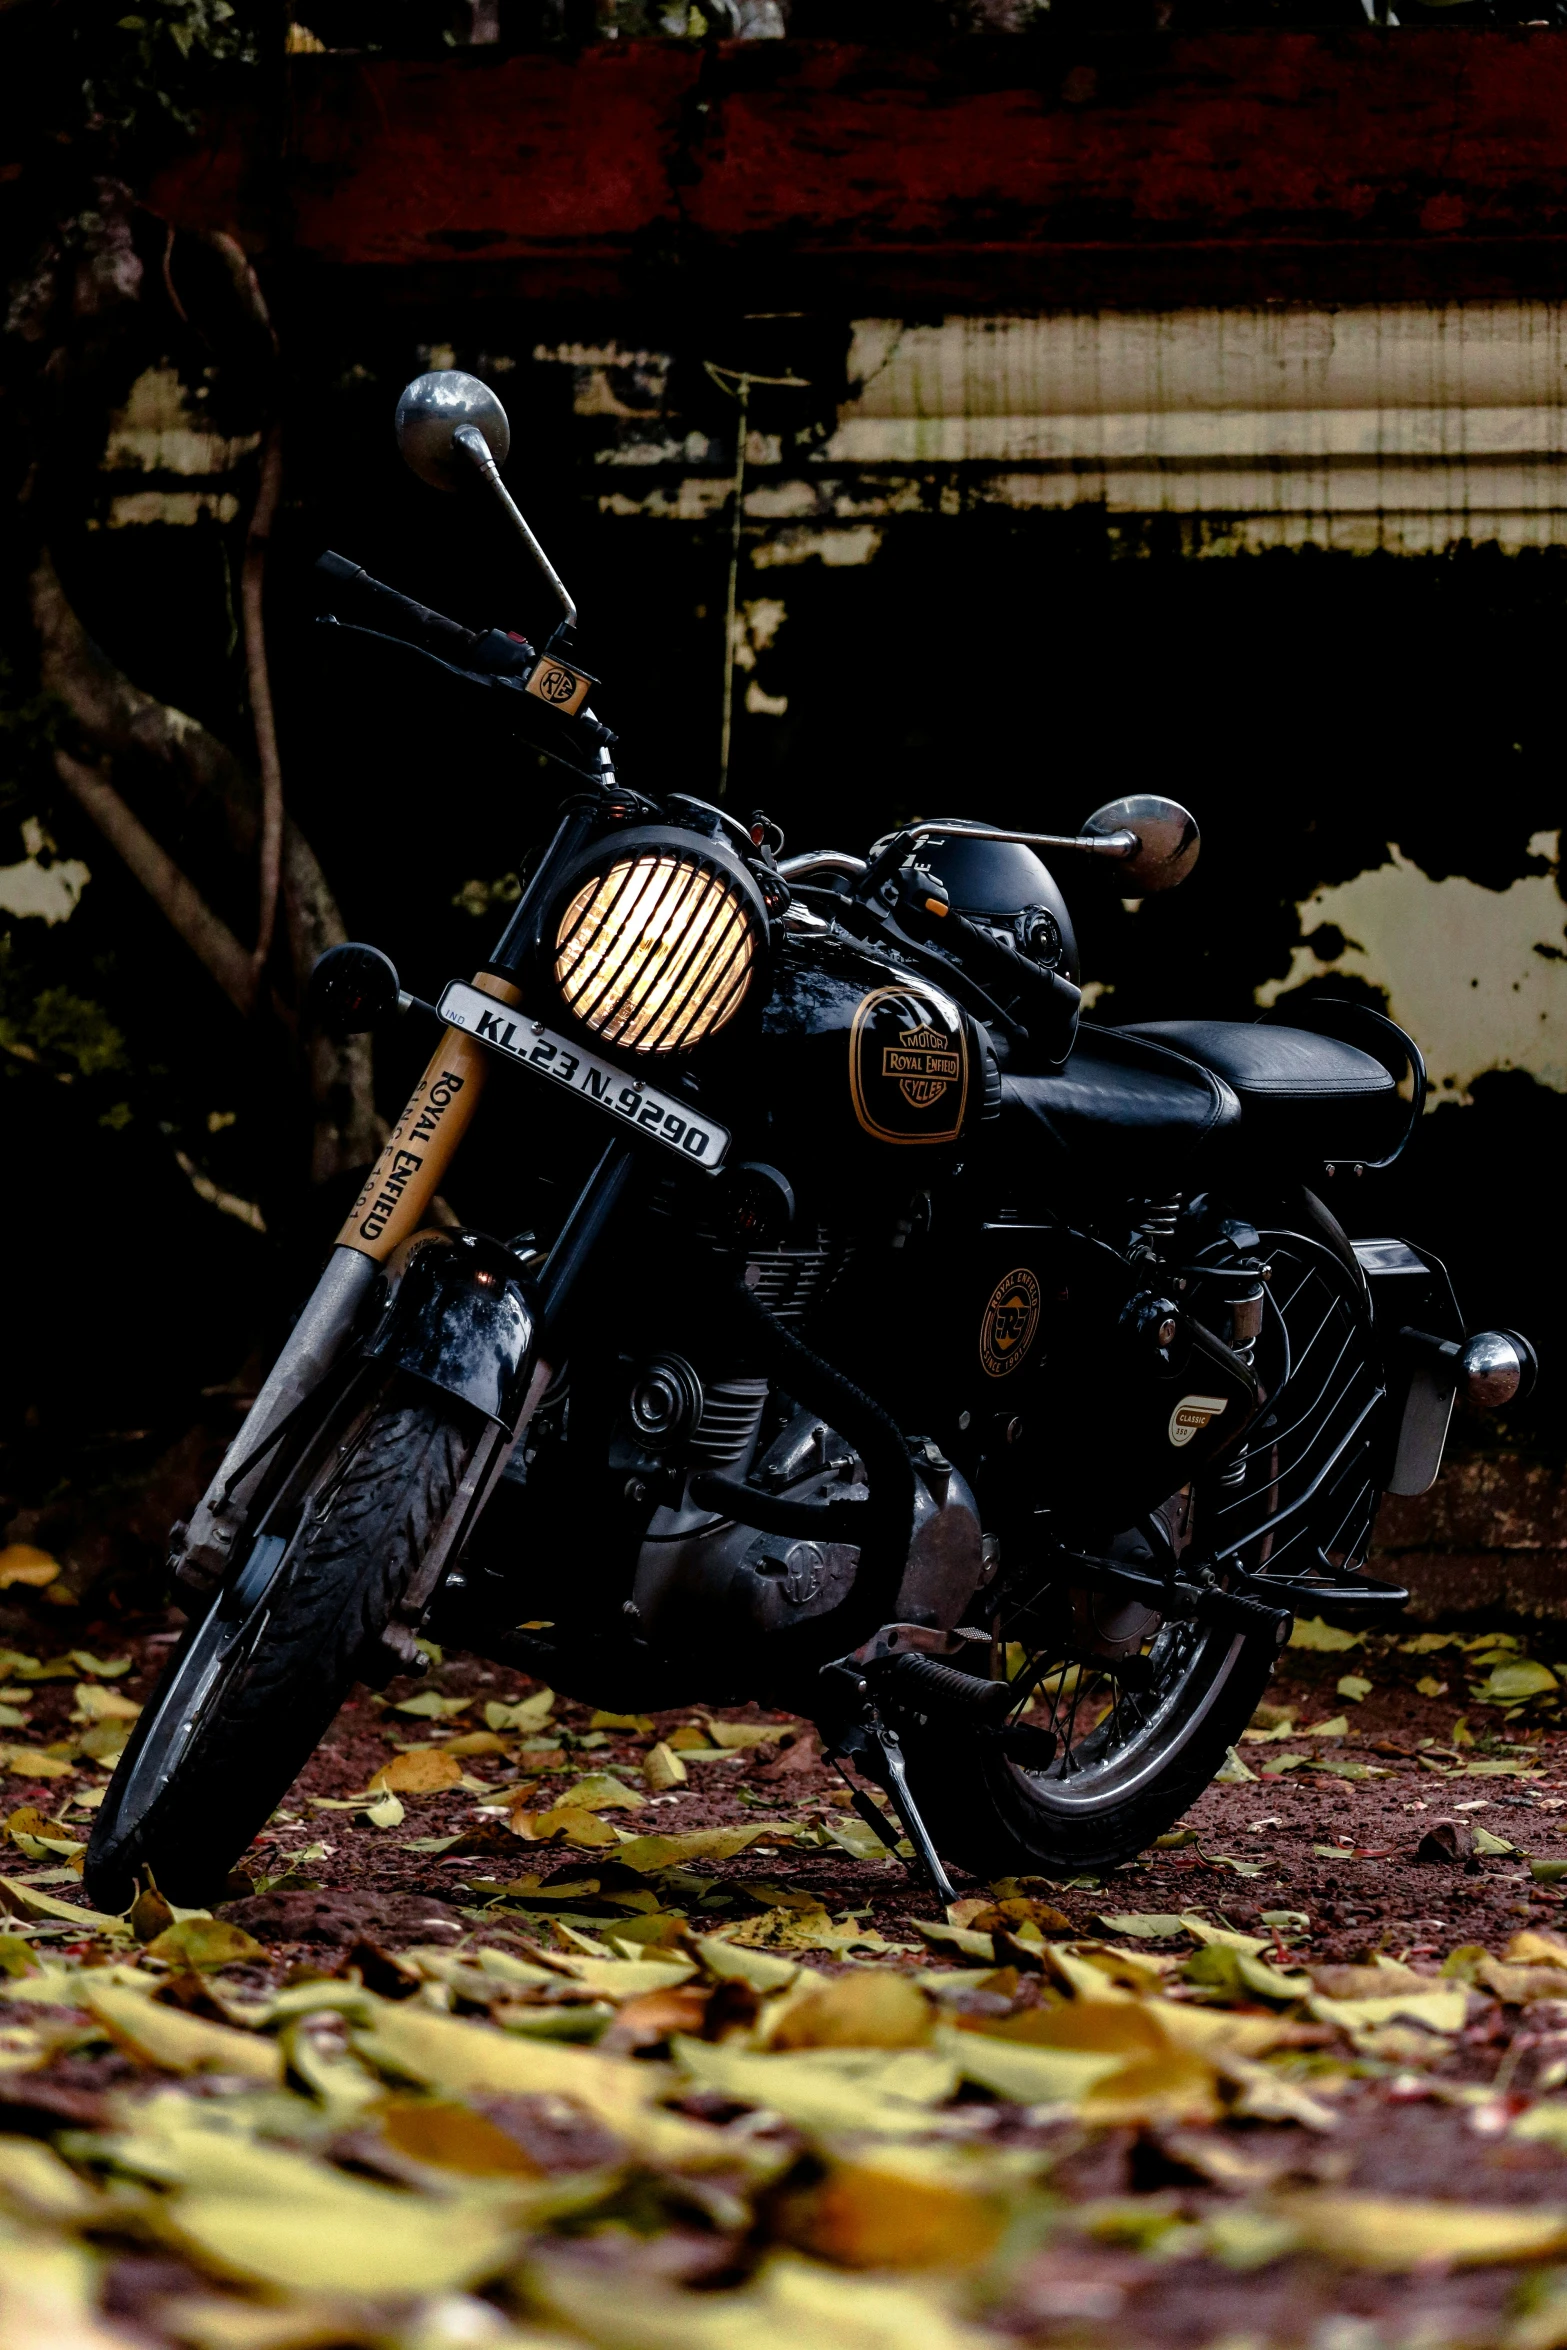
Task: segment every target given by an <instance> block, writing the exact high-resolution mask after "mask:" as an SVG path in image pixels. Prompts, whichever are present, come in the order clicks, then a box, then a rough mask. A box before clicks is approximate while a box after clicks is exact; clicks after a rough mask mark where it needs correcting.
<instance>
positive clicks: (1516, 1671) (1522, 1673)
mask: <svg viewBox="0 0 1567 2350" xmlns="http://www.w3.org/2000/svg"><path fill="white" fill-rule="evenodd" d="M1559 1687H1560V1683H1559V1682H1558V1681H1557V1678H1556V1675H1555V1674H1554V1673H1553V1672H1552V1671H1551V1669H1550V1667H1549V1666H1548V1665H1537V1664H1534V1663H1532V1662H1531V1661H1530V1660H1529V1658H1527V1657H1520V1658H1519V1659H1518V1660H1517V1661H1516V1662H1515V1663H1510V1664H1499V1665H1496V1666H1494V1667H1493V1668H1492V1670H1491V1672H1490V1673H1489V1675H1488V1676H1487V1677H1486V1679H1485V1680H1484V1681H1483V1682H1482V1683H1481V1684H1480V1686H1479V1687H1478V1688H1477V1689H1475V1690H1474V1691H1473V1693H1472V1694H1473V1695H1474V1697H1475V1698H1476V1699H1477V1700H1478V1701H1479V1703H1480V1704H1482V1705H1517V1704H1518V1703H1520V1701H1521V1700H1523V1699H1524V1698H1528V1697H1543V1696H1544V1695H1545V1693H1546V1691H1547V1690H1550V1689H1556V1688H1559Z"/></svg>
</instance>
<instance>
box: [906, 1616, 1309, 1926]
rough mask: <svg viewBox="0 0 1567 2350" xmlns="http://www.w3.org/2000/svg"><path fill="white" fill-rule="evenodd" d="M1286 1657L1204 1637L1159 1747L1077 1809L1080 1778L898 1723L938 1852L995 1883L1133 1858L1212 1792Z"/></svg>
mask: <svg viewBox="0 0 1567 2350" xmlns="http://www.w3.org/2000/svg"><path fill="white" fill-rule="evenodd" d="M1277 1657H1278V1651H1277V1650H1276V1649H1275V1648H1274V1647H1273V1646H1272V1644H1271V1643H1270V1642H1268V1641H1267V1640H1265V1639H1258V1638H1254V1637H1250V1636H1242V1637H1236V1636H1234V1635H1225V1634H1223V1633H1215V1632H1209V1633H1207V1634H1205V1635H1204V1636H1203V1639H1202V1642H1201V1647H1200V1649H1199V1652H1198V1654H1197V1655H1196V1656H1195V1657H1194V1658H1193V1659H1192V1661H1191V1663H1190V1664H1189V1665H1188V1667H1187V1668H1186V1670H1185V1672H1184V1673H1183V1675H1182V1677H1181V1680H1180V1683H1179V1685H1178V1686H1177V1687H1176V1688H1175V1689H1173V1690H1172V1692H1171V1695H1170V1699H1169V1708H1168V1713H1167V1714H1166V1715H1165V1716H1164V1718H1163V1721H1162V1723H1161V1729H1160V1735H1159V1737H1158V1738H1157V1739H1150V1741H1149V1745H1148V1748H1147V1751H1146V1752H1145V1753H1144V1754H1143V1755H1142V1756H1138V1755H1137V1754H1136V1753H1135V1752H1134V1753H1132V1754H1129V1755H1128V1757H1127V1759H1126V1763H1125V1765H1124V1767H1123V1768H1122V1769H1121V1770H1120V1771H1119V1772H1117V1771H1116V1770H1114V1769H1113V1768H1112V1769H1109V1770H1107V1771H1106V1772H1105V1773H1104V1783H1103V1784H1102V1785H1101V1786H1098V1787H1093V1788H1086V1787H1085V1788H1082V1789H1081V1790H1080V1791H1079V1792H1078V1794H1077V1797H1076V1799H1075V1800H1074V1795H1073V1782H1072V1780H1071V1779H1070V1778H1065V1779H1057V1778H1053V1777H1052V1775H1051V1773H1050V1772H1048V1771H1046V1772H1036V1771H1029V1770H1026V1769H1024V1768H1023V1767H1022V1765H1021V1764H1019V1763H1017V1762H1014V1761H1012V1760H1010V1759H1009V1758H1008V1757H1007V1756H1006V1755H1005V1754H1004V1753H1003V1752H1002V1751H1001V1749H1000V1748H999V1747H998V1746H997V1745H996V1743H995V1742H994V1740H993V1739H987V1738H986V1736H985V1734H984V1733H983V1731H980V1732H973V1733H971V1732H953V1731H947V1732H945V1733H943V1732H941V1731H938V1730H935V1729H931V1728H922V1727H919V1726H918V1725H910V1726H909V1727H908V1728H903V1726H902V1725H901V1724H900V1735H901V1737H902V1741H903V1747H904V1753H905V1756H906V1759H907V1765H908V1774H909V1784H910V1788H911V1790H912V1792H913V1795H914V1799H915V1801H916V1802H917V1803H918V1805H919V1807H920V1810H921V1811H922V1812H923V1814H924V1816H925V1821H926V1825H927V1826H928V1827H929V1829H930V1832H931V1835H932V1836H933V1838H934V1839H935V1842H936V1846H937V1849H938V1850H939V1851H940V1852H941V1853H943V1854H944V1855H945V1856H947V1857H948V1858H950V1859H952V1860H955V1861H957V1862H959V1863H960V1865H961V1866H963V1867H964V1868H967V1869H971V1870H972V1871H973V1872H974V1874H975V1875H976V1876H979V1877H984V1878H987V1879H988V1878H993V1877H997V1876H1002V1875H1022V1874H1038V1875H1040V1876H1046V1877H1070V1876H1075V1875H1077V1874H1078V1873H1079V1872H1080V1871H1085V1872H1089V1871H1091V1872H1095V1873H1097V1872H1100V1871H1103V1870H1106V1869H1112V1868H1115V1867H1117V1866H1118V1865H1119V1864H1120V1863H1121V1862H1122V1861H1127V1860H1132V1859H1134V1858H1135V1857H1136V1855H1137V1854H1138V1853H1140V1852H1146V1851H1147V1849H1148V1847H1149V1845H1150V1844H1152V1842H1153V1840H1154V1838H1155V1837H1156V1836H1161V1835H1163V1834H1164V1833H1165V1831H1166V1830H1167V1829H1168V1828H1169V1827H1170V1826H1171V1825H1172V1824H1173V1823H1174V1822H1175V1821H1176V1820H1178V1819H1179V1818H1180V1817H1181V1815H1182V1813H1183V1812H1185V1811H1187V1810H1189V1809H1190V1807H1191V1805H1192V1804H1193V1803H1195V1802H1196V1800H1197V1798H1198V1796H1199V1795H1201V1793H1202V1791H1203V1789H1204V1788H1205V1787H1206V1786H1207V1785H1208V1784H1209V1782H1210V1781H1211V1779H1212V1778H1213V1775H1214V1773H1215V1771H1217V1770H1218V1769H1219V1768H1220V1766H1221V1765H1222V1763H1223V1761H1224V1758H1225V1755H1226V1753H1227V1752H1228V1750H1229V1749H1230V1747H1232V1746H1233V1745H1234V1744H1235V1742H1236V1740H1237V1739H1238V1738H1239V1737H1240V1734H1241V1732H1242V1730H1244V1729H1245V1727H1246V1725H1247V1723H1248V1722H1249V1721H1250V1719H1251V1717H1252V1714H1253V1712H1254V1711H1255V1709H1256V1706H1257V1702H1258V1700H1259V1698H1260V1697H1261V1696H1262V1693H1263V1691H1264V1690H1265V1689H1266V1687H1267V1685H1268V1680H1269V1676H1270V1675H1271V1673H1272V1671H1273V1668H1274V1665H1275V1663H1276V1662H1277Z"/></svg>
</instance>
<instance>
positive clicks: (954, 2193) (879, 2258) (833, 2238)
mask: <svg viewBox="0 0 1567 2350" xmlns="http://www.w3.org/2000/svg"><path fill="white" fill-rule="evenodd" d="M1005 2223H1006V2211H1005V2207H1004V2205H1003V2204H1002V2203H1001V2202H1000V2201H999V2199H998V2198H995V2197H992V2196H984V2195H976V2194H970V2193H965V2192H964V2190H963V2188H962V2187H961V2186H959V2185H957V2184H955V2183H953V2182H952V2180H951V2179H950V2178H943V2177H941V2176H940V2175H939V2174H938V2175H931V2174H930V2173H929V2172H925V2173H924V2175H922V2166H921V2165H920V2163H919V2161H918V2157H917V2155H915V2154H913V2153H912V2152H911V2153H910V2154H908V2155H907V2156H905V2157H904V2158H903V2159H901V2160H900V2158H899V2155H898V2153H896V2152H894V2151H893V2150H891V2149H889V2150H888V2151H887V2152H886V2153H885V2154H881V2155H870V2156H862V2157H860V2158H859V2159H857V2160H855V2161H853V2162H841V2163H837V2164H835V2165H834V2166H833V2168H832V2169H831V2170H830V2171H829V2172H828V2174H827V2176H826V2178H824V2179H823V2180H822V2181H821V2183H820V2185H819V2186H816V2187H813V2188H811V2189H809V2190H808V2191H807V2192H806V2193H804V2194H802V2195H797V2196H794V2197H792V2198H791V2199H789V2200H788V2201H787V2202H786V2203H785V2205H784V2207H783V2210H782V2212H781V2215H780V2232H781V2234H782V2235H783V2236H784V2238H785V2240H786V2241H787V2242H789V2243H792V2244H797V2245H798V2246H799V2247H800V2249H801V2250H802V2251H803V2252H809V2253H812V2254H813V2255H814V2256H815V2257H816V2258H817V2259H818V2260H831V2261H836V2262H838V2263H839V2264H840V2265H841V2266H842V2267H844V2268H945V2269H952V2268H969V2267H972V2266H973V2264H974V2263H975V2262H976V2261H980V2260H984V2259H987V2258H988V2257H989V2255H990V2254H991V2253H992V2252H993V2251H994V2250H995V2247H996V2244H997V2242H998V2241H999V2238H1000V2235H1001V2231H1002V2228H1003V2227H1004V2225H1005Z"/></svg>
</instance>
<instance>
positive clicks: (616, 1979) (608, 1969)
mask: <svg viewBox="0 0 1567 2350" xmlns="http://www.w3.org/2000/svg"><path fill="white" fill-rule="evenodd" d="M561 1964H562V1965H563V1966H565V1967H569V1969H570V1970H571V1974H572V1977H573V1979H574V1980H575V1981H577V1982H579V1983H581V1984H582V1985H583V1987H584V1989H586V1990H589V1991H596V1992H597V1993H598V1995H599V1997H600V1998H601V1999H644V1998H646V1997H647V1995H648V1994H649V1992H652V1991H672V1990H673V1989H674V1988H675V1986H676V1984H677V1983H688V1982H689V1981H690V1979H691V1977H692V1975H693V1974H695V1972H696V1969H695V1968H694V1967H693V1966H692V1964H691V1961H690V1960H689V1959H687V1958H678V1959H661V1958H563V1959H562V1960H561Z"/></svg>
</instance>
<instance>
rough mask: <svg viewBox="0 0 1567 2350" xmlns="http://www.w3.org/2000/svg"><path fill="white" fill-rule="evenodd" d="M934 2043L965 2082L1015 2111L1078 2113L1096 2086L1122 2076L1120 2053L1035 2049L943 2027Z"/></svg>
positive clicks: (1071, 2049) (1123, 2057)
mask: <svg viewBox="0 0 1567 2350" xmlns="http://www.w3.org/2000/svg"><path fill="white" fill-rule="evenodd" d="M936 2043H937V2046H938V2048H939V2049H940V2050H941V2051H942V2052H943V2053H944V2054H946V2055H948V2056H950V2057H951V2059H952V2061H953V2063H954V2064H955V2065H956V2066H957V2067H958V2070H959V2071H960V2072H961V2073H962V2075H963V2078H964V2079H965V2080H966V2081H973V2082H974V2083H975V2084H976V2086H977V2087H979V2088H981V2089H988V2090H990V2092H991V2094H992V2095H993V2096H996V2097H1005V2098H1006V2099H1008V2100H1009V2102H1011V2103H1012V2104H1014V2105H1070V2106H1072V2107H1074V2108H1075V2107H1078V2106H1080V2105H1081V2102H1082V2100H1083V2099H1084V2098H1085V2097H1086V2096H1087V2094H1088V2092H1089V2090H1090V2089H1092V2088H1093V2086H1094V2084H1095V2083H1096V2082H1097V2081H1102V2080H1104V2079H1105V2077H1106V2076H1107V2075H1108V2074H1111V2073H1118V2072H1120V2071H1122V2070H1123V2068H1124V2066H1125V2063H1126V2058H1125V2056H1124V2054H1123V2053H1122V2052H1121V2051H1119V2050H1109V2049H1106V2050H1097V2049H1091V2048H1035V2047H1031V2046H1029V2045H1028V2043H1026V2042H1025V2041H1021V2040H996V2039H992V2038H991V2036H990V2034H989V2033H985V2032H956V2031H953V2030H951V2028H950V2027H947V2026H943V2027H942V2028H941V2029H939V2030H938V2032H937V2035H936Z"/></svg>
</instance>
